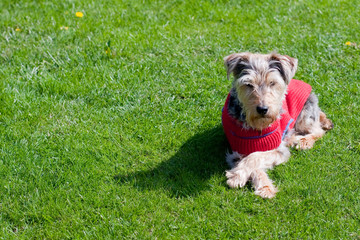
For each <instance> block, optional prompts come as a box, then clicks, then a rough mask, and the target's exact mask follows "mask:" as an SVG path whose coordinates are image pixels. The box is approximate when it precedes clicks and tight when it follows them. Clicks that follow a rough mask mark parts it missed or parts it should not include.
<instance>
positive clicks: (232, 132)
mask: <svg viewBox="0 0 360 240" xmlns="http://www.w3.org/2000/svg"><path fill="white" fill-rule="evenodd" d="M310 93H311V86H310V85H309V84H307V83H304V82H302V81H299V80H295V79H292V80H291V81H290V84H289V85H288V87H287V94H286V96H285V100H284V101H283V105H282V108H283V111H282V114H281V116H280V119H278V120H277V121H275V122H274V123H272V124H271V125H270V126H269V127H268V128H266V129H263V130H262V131H258V130H255V129H252V128H247V129H245V128H243V127H242V123H241V122H239V121H237V120H236V119H235V118H233V117H231V116H230V115H229V113H228V104H229V99H230V94H229V95H228V97H227V99H226V102H225V106H224V108H223V112H222V124H223V128H224V131H225V135H226V137H227V139H228V141H229V143H230V146H231V149H232V151H233V152H238V153H240V154H243V155H249V154H250V153H253V152H258V151H268V150H272V149H275V148H277V147H279V146H280V144H281V141H282V139H283V138H284V136H285V134H286V133H287V132H288V131H289V130H290V129H292V128H293V127H294V125H295V122H296V119H297V117H298V115H299V114H300V112H301V110H302V108H303V106H304V104H305V102H306V100H307V99H308V97H309V95H310Z"/></svg>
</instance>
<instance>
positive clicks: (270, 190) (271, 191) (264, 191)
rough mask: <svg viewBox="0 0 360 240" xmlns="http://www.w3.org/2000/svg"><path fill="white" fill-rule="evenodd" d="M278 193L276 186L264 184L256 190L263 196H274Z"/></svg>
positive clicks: (256, 192)
mask: <svg viewBox="0 0 360 240" xmlns="http://www.w3.org/2000/svg"><path fill="white" fill-rule="evenodd" d="M276 193H277V189H276V188H275V187H274V186H264V187H262V188H260V189H257V190H256V191H255V194H256V195H259V196H260V197H262V198H273V197H275V195H276Z"/></svg>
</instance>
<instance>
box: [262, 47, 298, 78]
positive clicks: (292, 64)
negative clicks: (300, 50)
mask: <svg viewBox="0 0 360 240" xmlns="http://www.w3.org/2000/svg"><path fill="white" fill-rule="evenodd" d="M297 66H298V60H297V59H296V58H292V57H289V56H287V55H280V54H277V53H272V54H271V55H270V60H269V67H270V68H275V69H276V70H278V71H279V72H280V74H281V76H282V78H283V79H284V81H285V83H286V84H289V82H290V80H291V79H292V78H293V77H294V75H295V72H296V69H297Z"/></svg>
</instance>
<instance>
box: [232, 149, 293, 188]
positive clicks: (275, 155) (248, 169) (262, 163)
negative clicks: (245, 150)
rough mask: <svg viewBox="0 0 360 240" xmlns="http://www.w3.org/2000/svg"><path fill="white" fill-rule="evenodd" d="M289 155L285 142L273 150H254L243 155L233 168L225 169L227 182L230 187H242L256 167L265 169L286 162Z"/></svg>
mask: <svg viewBox="0 0 360 240" xmlns="http://www.w3.org/2000/svg"><path fill="white" fill-rule="evenodd" d="M289 157H290V152H289V149H288V148H287V147H286V146H285V143H281V145H280V146H279V147H278V148H277V149H274V150H270V151H265V152H254V153H251V154H249V155H248V156H246V157H244V158H243V159H242V160H241V161H240V162H239V163H238V164H237V165H236V166H235V167H234V168H233V169H231V170H229V171H226V177H227V178H228V180H227V184H228V185H229V186H230V187H231V188H237V187H243V186H245V184H246V182H247V181H248V180H249V178H250V175H251V174H252V172H253V171H254V170H256V169H260V170H266V169H270V168H272V167H274V166H276V165H279V164H281V163H283V162H286V161H287V160H288V159H289Z"/></svg>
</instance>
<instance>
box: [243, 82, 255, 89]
mask: <svg viewBox="0 0 360 240" xmlns="http://www.w3.org/2000/svg"><path fill="white" fill-rule="evenodd" d="M245 86H246V87H248V88H254V86H253V85H252V84H250V83H247V84H245Z"/></svg>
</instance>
